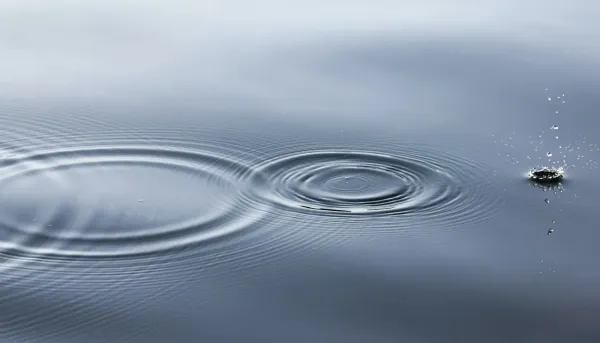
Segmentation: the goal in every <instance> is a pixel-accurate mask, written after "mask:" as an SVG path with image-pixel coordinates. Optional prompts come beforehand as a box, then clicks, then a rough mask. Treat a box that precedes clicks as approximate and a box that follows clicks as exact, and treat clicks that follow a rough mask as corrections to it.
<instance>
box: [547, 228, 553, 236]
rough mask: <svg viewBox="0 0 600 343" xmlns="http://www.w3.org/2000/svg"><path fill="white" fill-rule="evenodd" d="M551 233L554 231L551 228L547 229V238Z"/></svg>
mask: <svg viewBox="0 0 600 343" xmlns="http://www.w3.org/2000/svg"><path fill="white" fill-rule="evenodd" d="M552 233H554V229H553V228H550V229H548V236H550V235H551V234H552Z"/></svg>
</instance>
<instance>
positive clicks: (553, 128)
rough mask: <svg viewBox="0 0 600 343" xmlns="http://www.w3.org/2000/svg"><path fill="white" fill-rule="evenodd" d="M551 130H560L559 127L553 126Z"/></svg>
mask: <svg viewBox="0 0 600 343" xmlns="http://www.w3.org/2000/svg"><path fill="white" fill-rule="evenodd" d="M550 130H558V125H552V126H551V127H550Z"/></svg>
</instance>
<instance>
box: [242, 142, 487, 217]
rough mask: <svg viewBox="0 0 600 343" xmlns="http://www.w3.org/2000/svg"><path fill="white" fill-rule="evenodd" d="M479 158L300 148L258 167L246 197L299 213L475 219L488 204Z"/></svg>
mask: <svg viewBox="0 0 600 343" xmlns="http://www.w3.org/2000/svg"><path fill="white" fill-rule="evenodd" d="M485 173H487V171H484V167H482V166H479V165H478V164H477V163H475V162H472V161H468V160H462V159H459V158H457V157H454V156H451V155H448V154H443V153H440V152H438V151H434V150H432V151H428V150H421V149H411V148H406V149H399V150H398V153H397V154H385V153H379V152H373V151H350V150H343V149H331V150H313V151H301V152H296V153H291V154H287V155H283V156H280V157H276V158H273V159H270V160H267V161H264V162H263V163H261V164H260V165H259V166H257V167H256V169H255V171H254V174H253V176H252V178H251V179H252V180H251V182H250V183H252V184H253V187H251V188H249V190H250V191H251V192H253V194H252V195H251V196H250V197H255V198H257V199H260V201H262V202H264V203H267V204H270V205H273V206H276V207H278V208H280V209H286V210H289V211H293V212H300V213H303V214H313V215H324V216H354V217H357V216H363V215H364V217H365V218H370V217H372V216H394V217H398V216H405V217H407V216H418V217H419V218H424V217H426V218H435V219H438V220H442V221H445V222H464V221H476V220H477V219H481V218H483V217H485V216H486V215H487V214H489V213H491V209H492V207H493V203H491V202H489V201H484V200H483V199H484V198H486V197H485V196H484V195H483V194H482V192H481V190H482V189H486V187H489V186H490V181H489V179H488V178H486V177H483V176H482V175H486V174H485Z"/></svg>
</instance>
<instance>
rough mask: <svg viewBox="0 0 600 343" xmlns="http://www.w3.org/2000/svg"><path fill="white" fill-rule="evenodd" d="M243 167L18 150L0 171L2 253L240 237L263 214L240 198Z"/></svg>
mask: <svg viewBox="0 0 600 343" xmlns="http://www.w3.org/2000/svg"><path fill="white" fill-rule="evenodd" d="M247 173H248V167H247V166H246V165H245V164H243V163H241V162H239V161H236V160H234V159H232V158H227V157H224V156H220V155H216V154H208V153H203V152H200V151H194V150H184V149H181V148H179V149H166V148H161V147H148V146H145V147H135V146H122V147H104V148H102V147H96V148H86V149H62V150H52V151H46V152H39V151H38V152H35V153H31V154H22V155H19V156H13V157H11V158H7V159H4V160H3V163H2V164H1V165H0V205H1V206H0V225H1V226H2V229H3V230H2V233H1V235H2V236H1V237H0V249H1V250H2V251H3V253H5V254H13V255H14V254H35V255H44V256H47V257H49V256H63V257H69V256H70V257H101V256H113V257H114V256H128V255H137V254H148V253H155V252H159V251H165V250H171V249H177V248H182V247H185V246H188V245H191V244H197V243H202V242H206V241H209V240H215V239H219V238H223V237H226V236H230V235H232V234H235V233H238V232H241V231H243V230H245V229H247V228H249V227H250V226H251V224H252V223H254V222H256V221H258V220H259V219H260V217H261V215H262V214H263V213H264V211H253V210H252V209H251V208H249V207H248V206H246V205H245V204H244V203H243V202H242V201H241V200H242V198H241V197H239V193H240V190H241V189H243V187H244V185H243V183H242V182H241V179H240V176H241V175H245V174H247Z"/></svg>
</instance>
